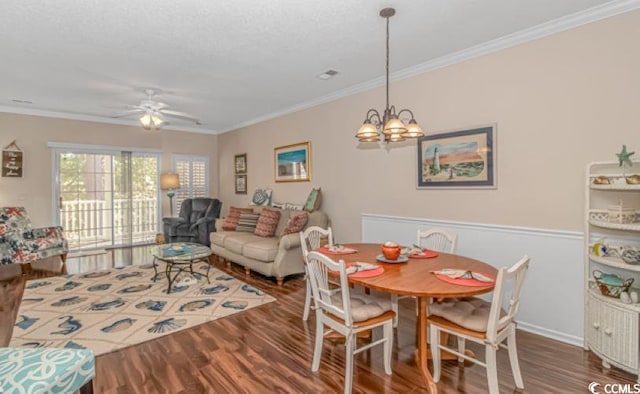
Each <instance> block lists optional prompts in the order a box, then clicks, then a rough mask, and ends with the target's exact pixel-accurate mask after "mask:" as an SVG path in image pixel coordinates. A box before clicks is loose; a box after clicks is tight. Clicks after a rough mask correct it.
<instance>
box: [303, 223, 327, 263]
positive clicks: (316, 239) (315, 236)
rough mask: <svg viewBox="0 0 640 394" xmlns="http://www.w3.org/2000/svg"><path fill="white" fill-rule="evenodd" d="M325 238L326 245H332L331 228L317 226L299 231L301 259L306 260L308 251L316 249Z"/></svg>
mask: <svg viewBox="0 0 640 394" xmlns="http://www.w3.org/2000/svg"><path fill="white" fill-rule="evenodd" d="M325 237H326V238H327V240H328V244H329V245H333V232H332V231H331V227H328V228H326V229H324V228H322V227H318V226H309V227H308V228H306V229H304V230H303V231H300V247H301V248H302V257H303V258H306V257H307V254H309V251H311V250H314V249H318V248H319V247H320V242H321V241H322V238H325Z"/></svg>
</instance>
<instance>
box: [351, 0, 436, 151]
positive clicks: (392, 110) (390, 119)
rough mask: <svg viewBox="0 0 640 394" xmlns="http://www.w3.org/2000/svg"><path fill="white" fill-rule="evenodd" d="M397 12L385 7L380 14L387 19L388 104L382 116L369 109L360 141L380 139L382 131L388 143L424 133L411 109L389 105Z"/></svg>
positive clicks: (360, 133)
mask: <svg viewBox="0 0 640 394" xmlns="http://www.w3.org/2000/svg"><path fill="white" fill-rule="evenodd" d="M395 14H396V10H395V9H393V8H384V9H382V10H381V11H380V16H381V17H383V18H385V19H386V20H387V91H386V96H387V105H386V107H385V108H384V112H383V113H382V116H380V112H378V111H377V110H376V109H373V108H371V109H369V110H368V111H367V116H366V118H365V120H364V122H363V123H362V126H360V129H359V130H358V132H357V133H356V138H357V139H358V141H360V142H376V141H380V132H381V131H382V135H383V136H384V142H386V143H389V142H400V141H404V140H405V139H406V138H418V137H422V136H423V135H424V132H423V131H422V128H420V125H418V122H416V120H415V118H414V117H413V112H411V110H409V109H402V110H400V111H398V112H397V113H396V107H395V106H393V105H392V106H389V18H391V17H392V16H394V15H395ZM405 112H406V113H408V114H409V116H410V119H409V121H408V122H407V123H406V124H405V122H403V121H402V119H400V115H402V114H403V113H405Z"/></svg>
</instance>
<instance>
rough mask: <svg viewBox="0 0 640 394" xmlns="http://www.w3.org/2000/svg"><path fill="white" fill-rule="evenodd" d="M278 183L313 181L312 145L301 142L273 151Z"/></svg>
mask: <svg viewBox="0 0 640 394" xmlns="http://www.w3.org/2000/svg"><path fill="white" fill-rule="evenodd" d="M273 162H274V167H275V168H274V173H275V181H276V182H308V181H310V180H311V143H310V142H301V143H299V144H292V145H286V146H279V147H277V148H274V149H273Z"/></svg>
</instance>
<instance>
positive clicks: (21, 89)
mask: <svg viewBox="0 0 640 394" xmlns="http://www.w3.org/2000/svg"><path fill="white" fill-rule="evenodd" d="M603 3H606V0H562V1H558V0H518V1H514V0H428V1H427V0H411V1H409V0H404V1H388V0H387V1H380V0H322V1H318V0H269V1H265V0H228V1H211V0H180V1H176V0H128V1H106V0H82V1H78V0H56V1H41V0H1V1H0V53H1V54H2V57H1V59H2V61H0V106H1V107H4V108H5V110H6V109H7V108H8V107H15V108H21V110H24V109H25V108H29V109H32V110H46V111H56V112H61V113H69V114H79V115H89V116H100V117H108V116H110V115H113V114H114V113H115V112H117V110H115V109H114V107H117V106H119V105H124V104H136V103H138V102H139V101H140V100H141V99H142V98H143V94H142V92H141V89H142V88H144V87H155V88H160V89H162V90H163V91H164V92H165V93H164V94H163V95H162V96H160V97H159V100H161V101H163V102H166V103H168V104H169V105H171V106H172V107H173V109H175V110H178V111H184V112H188V113H191V114H193V115H194V116H196V117H198V118H199V119H201V121H202V123H203V125H202V126H201V127H200V128H201V129H203V130H228V129H229V128H232V127H234V126H235V125H238V124H242V123H247V122H250V121H251V120H253V119H257V118H261V117H265V116H268V115H269V114H272V113H276V112H280V111H283V110H286V109H287V108H290V107H293V106H296V105H299V104H300V103H304V102H308V101H311V100H314V99H315V98H318V97H321V96H324V95H327V94H330V93H332V92H336V91H339V90H341V89H345V88H348V87H350V86H354V85H357V84H360V83H363V82H366V81H369V80H372V79H375V78H378V77H380V76H382V75H384V20H383V19H382V18H380V17H379V16H378V11H379V10H380V9H381V8H383V7H386V6H393V7H395V8H396V10H397V14H396V16H395V17H393V18H392V19H391V67H392V71H394V70H395V71H397V70H400V69H403V68H407V67H410V66H414V65H416V64H421V63H424V62H428V61H430V60H433V59H436V58H439V57H441V56H444V55H447V54H451V53H453V52H456V51H460V50H462V49H465V48H469V47H472V46H474V45H478V44H480V43H483V42H487V41H490V40H492V39H496V38H499V37H503V36H505V35H508V34H511V33H514V32H517V31H520V30H523V29H526V28H529V27H532V26H535V25H539V24H541V23H544V22H547V21H550V20H553V19H556V18H560V17H563V16H566V15H569V14H572V13H575V12H579V11H582V10H585V9H588V8H591V7H594V6H598V5H601V4H603ZM330 68H332V69H335V70H338V71H339V72H340V74H339V75H337V76H336V77H334V78H332V79H330V80H328V81H323V80H320V79H318V78H316V76H317V75H318V74H320V73H322V72H323V71H325V70H327V69H330ZM14 99H19V100H28V101H32V102H33V104H31V105H28V104H17V103H15V102H13V101H12V100H14ZM172 123H173V124H174V125H175V126H180V125H189V126H193V127H195V126H194V125H193V124H190V123H188V122H184V121H175V122H172Z"/></svg>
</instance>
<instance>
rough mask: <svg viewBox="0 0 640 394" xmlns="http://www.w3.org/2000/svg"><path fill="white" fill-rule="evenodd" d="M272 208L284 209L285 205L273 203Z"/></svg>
mask: <svg viewBox="0 0 640 394" xmlns="http://www.w3.org/2000/svg"><path fill="white" fill-rule="evenodd" d="M271 206H272V207H274V208H278V209H284V206H285V203H283V202H275V201H274V202H272V203H271Z"/></svg>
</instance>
